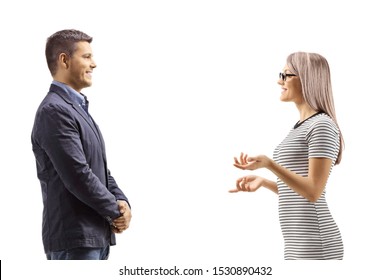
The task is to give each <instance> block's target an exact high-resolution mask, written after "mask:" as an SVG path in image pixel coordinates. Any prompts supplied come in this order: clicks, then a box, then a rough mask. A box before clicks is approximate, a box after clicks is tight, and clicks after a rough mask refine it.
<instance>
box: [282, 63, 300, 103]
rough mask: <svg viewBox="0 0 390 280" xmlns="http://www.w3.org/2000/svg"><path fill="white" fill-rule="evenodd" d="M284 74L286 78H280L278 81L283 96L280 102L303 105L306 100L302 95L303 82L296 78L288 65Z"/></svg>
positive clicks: (284, 69)
mask: <svg viewBox="0 0 390 280" xmlns="http://www.w3.org/2000/svg"><path fill="white" fill-rule="evenodd" d="M282 74H284V78H283V77H279V80H278V84H279V85H281V86H282V94H281V95H280V100H281V101H284V102H288V101H292V102H295V103H296V104H300V103H302V102H303V101H304V99H303V94H302V85H301V80H300V79H299V77H298V76H295V75H294V74H293V73H292V72H291V71H290V70H289V69H288V66H287V65H286V66H285V67H284V68H283V72H282ZM286 75H287V76H286ZM289 75H294V76H289ZM282 76H283V75H282Z"/></svg>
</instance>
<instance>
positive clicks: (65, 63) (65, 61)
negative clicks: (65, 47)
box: [58, 53, 69, 69]
mask: <svg viewBox="0 0 390 280" xmlns="http://www.w3.org/2000/svg"><path fill="white" fill-rule="evenodd" d="M58 62H59V64H60V67H61V68H63V69H68V67H69V56H68V55H67V54H66V53H61V54H60V55H59V56H58Z"/></svg>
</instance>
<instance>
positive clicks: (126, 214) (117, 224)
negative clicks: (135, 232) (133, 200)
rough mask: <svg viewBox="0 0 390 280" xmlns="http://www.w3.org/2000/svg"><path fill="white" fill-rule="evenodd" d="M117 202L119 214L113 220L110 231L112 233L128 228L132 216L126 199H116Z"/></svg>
mask: <svg viewBox="0 0 390 280" xmlns="http://www.w3.org/2000/svg"><path fill="white" fill-rule="evenodd" d="M117 202H118V207H119V212H120V213H121V216H120V217H118V218H116V219H115V220H114V221H113V228H112V231H113V232H114V233H122V232H123V231H124V230H126V229H128V228H129V225H130V220H131V217H132V216H131V209H130V207H129V204H128V203H127V202H126V201H124V200H118V201H117Z"/></svg>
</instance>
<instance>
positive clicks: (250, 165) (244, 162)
mask: <svg viewBox="0 0 390 280" xmlns="http://www.w3.org/2000/svg"><path fill="white" fill-rule="evenodd" d="M270 164H271V159H270V158H268V157H267V156H264V155H259V156H255V157H248V155H247V154H243V153H241V155H240V159H237V158H236V157H235V158H234V164H233V165H234V166H235V167H237V168H240V169H242V170H255V169H259V168H263V167H268V166H269V165H270Z"/></svg>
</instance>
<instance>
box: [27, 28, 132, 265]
mask: <svg viewBox="0 0 390 280" xmlns="http://www.w3.org/2000/svg"><path fill="white" fill-rule="evenodd" d="M91 42H92V37H90V36H88V35H87V34H85V33H83V32H80V31H77V30H62V31H59V32H56V33H54V34H53V35H52V36H50V37H49V38H48V39H47V43H46V60H47V64H48V67H49V70H50V72H51V75H52V77H53V82H52V84H51V86H50V90H49V93H48V94H47V95H46V97H45V98H44V99H43V101H42V103H41V104H40V106H39V108H38V110H37V113H36V117H35V122H34V126H33V130H32V135H31V141H32V147H33V152H34V155H35V159H36V166H37V174H38V178H39V180H40V183H41V188H42V197H43V223H42V238H43V245H44V249H45V253H46V256H47V259H49V260H53V259H89V260H91V259H107V258H108V254H109V249H110V245H115V233H121V232H123V231H124V230H126V229H127V228H128V226H129V223H130V219H131V210H130V205H129V203H128V199H127V198H126V196H125V195H124V193H123V192H122V191H121V190H120V188H119V187H118V185H117V184H116V182H115V180H114V178H113V177H112V176H111V174H110V171H109V170H108V168H107V161H106V153H105V146H104V141H103V137H102V135H101V133H100V130H99V128H98V126H97V125H96V123H95V122H94V120H93V119H92V117H91V116H90V115H89V113H88V101H87V99H86V97H85V96H84V95H83V94H82V93H81V90H82V89H83V88H86V87H89V86H91V84H92V72H93V70H94V69H95V68H96V64H95V62H94V60H93V54H92V50H91V46H90V43H91Z"/></svg>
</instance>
